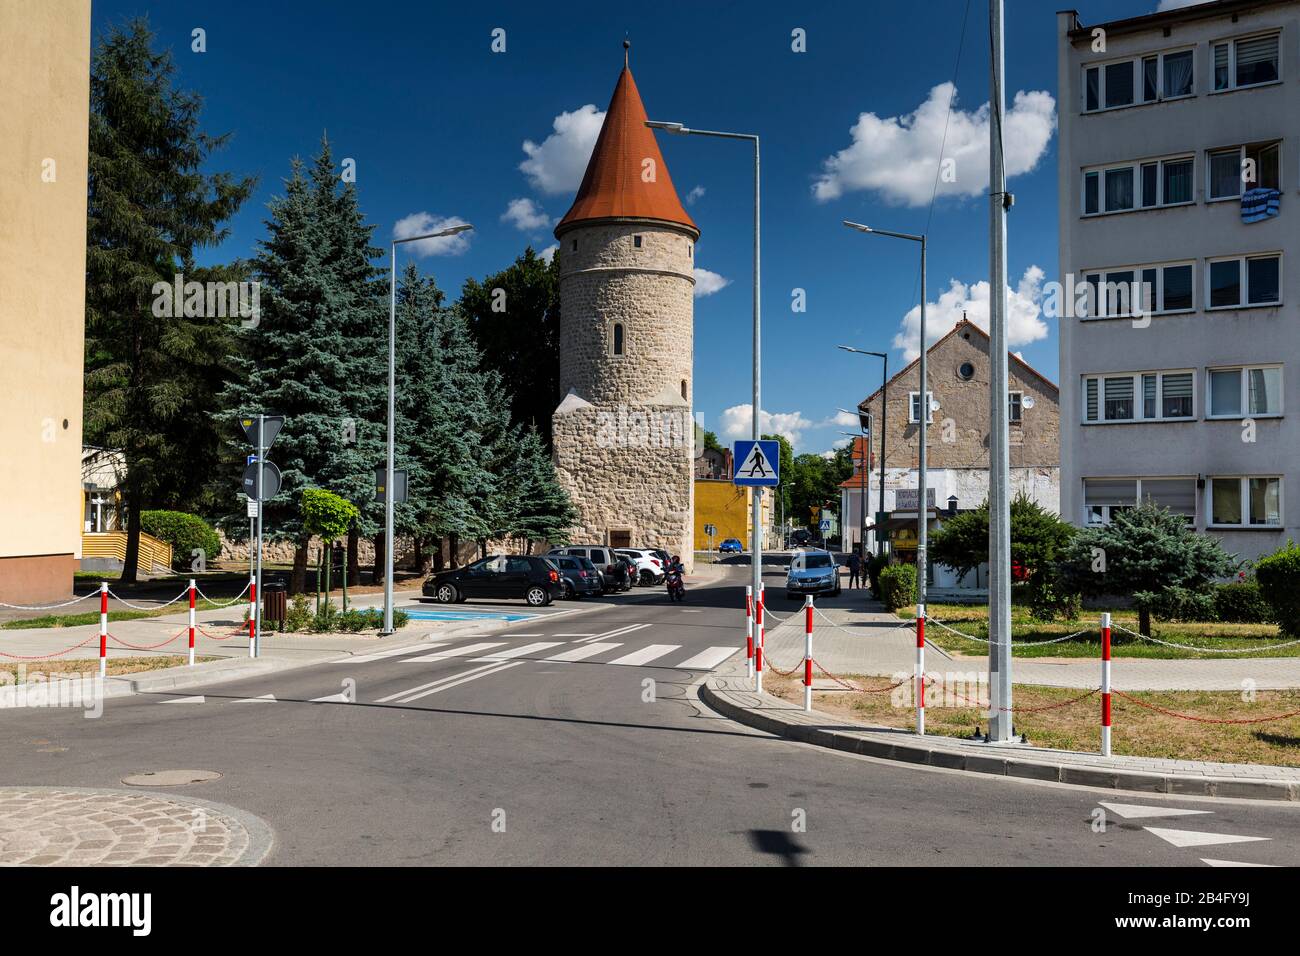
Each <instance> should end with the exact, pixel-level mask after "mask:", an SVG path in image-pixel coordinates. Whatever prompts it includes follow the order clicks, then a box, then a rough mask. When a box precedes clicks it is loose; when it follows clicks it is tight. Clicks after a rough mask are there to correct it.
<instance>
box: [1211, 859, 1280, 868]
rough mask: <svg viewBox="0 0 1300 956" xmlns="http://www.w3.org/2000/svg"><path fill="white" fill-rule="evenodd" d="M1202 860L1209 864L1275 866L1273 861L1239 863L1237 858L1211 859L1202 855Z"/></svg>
mask: <svg viewBox="0 0 1300 956" xmlns="http://www.w3.org/2000/svg"><path fill="white" fill-rule="evenodd" d="M1201 862H1202V863H1205V864H1207V865H1209V866H1264V867H1269V868H1272V867H1273V864H1272V863H1238V862H1237V861H1236V860H1210V859H1207V858H1206V857H1201Z"/></svg>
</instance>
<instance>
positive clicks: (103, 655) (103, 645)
mask: <svg viewBox="0 0 1300 956" xmlns="http://www.w3.org/2000/svg"><path fill="white" fill-rule="evenodd" d="M99 676H100V677H107V676H108V582H107V581H100V582H99Z"/></svg>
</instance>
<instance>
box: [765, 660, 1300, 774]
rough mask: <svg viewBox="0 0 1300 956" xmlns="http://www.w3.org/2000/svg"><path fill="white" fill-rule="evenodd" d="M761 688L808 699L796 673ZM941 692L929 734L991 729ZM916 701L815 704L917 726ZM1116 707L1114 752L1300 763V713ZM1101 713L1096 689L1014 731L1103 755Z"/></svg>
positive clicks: (1027, 716)
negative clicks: (947, 702)
mask: <svg viewBox="0 0 1300 956" xmlns="http://www.w3.org/2000/svg"><path fill="white" fill-rule="evenodd" d="M852 680H853V682H854V683H857V684H859V685H861V686H864V687H867V688H874V687H885V686H887V685H889V684H890V683H891V681H890V680H888V679H887V678H883V677H861V676H855V677H853V678H852ZM763 689H764V690H765V691H767V692H768V693H770V694H773V695H775V696H777V697H780V698H782V699H783V700H789V701H792V702H794V703H802V701H803V685H802V684H801V683H799V682H798V680H796V679H795V678H793V677H778V676H776V675H775V674H772V675H771V676H765V677H764V681H763ZM960 690H961V692H962V693H965V694H966V695H968V696H970V695H973V693H974V691H973V690H972V689H968V688H961V689H960ZM940 693H942V691H941V690H940V688H937V687H932V688H930V689H929V690H928V691H927V698H926V702H927V707H926V709H925V730H926V733H930V734H939V735H941V736H945V737H969V736H971V735H972V734H973V733H974V731H975V728H976V727H977V726H978V727H979V728H980V730H981V731H985V730H987V729H988V710H987V708H985V707H936V706H933V704H934V702H935V701H936V699H937V695H939V694H940ZM1083 693H1084V692H1083V691H1081V690H1075V689H1073V688H1057V687H1033V686H1029V685H1023V684H1017V685H1016V687H1015V695H1014V698H1013V700H1014V703H1015V706H1016V707H1023V708H1032V707H1043V706H1047V705H1050V704H1059V703H1063V702H1065V701H1067V700H1071V699H1073V698H1077V697H1079V696H1080V695H1081V694H1083ZM1131 696H1133V697H1135V698H1137V699H1138V700H1141V701H1142V702H1143V703H1146V704H1152V705H1155V706H1157V707H1163V708H1164V709H1166V710H1172V711H1176V712H1177V713H1180V714H1188V715H1191V716H1195V717H1202V718H1218V719H1234V720H1241V719H1245V720H1250V719H1256V718H1259V717H1268V716H1272V715H1274V714H1283V713H1290V712H1291V711H1300V691H1259V692H1258V693H1257V694H1256V695H1255V700H1254V701H1253V702H1249V703H1248V702H1246V701H1244V700H1242V695H1241V694H1240V693H1237V692H1233V691H1161V692H1154V691H1153V692H1142V693H1136V694H1133V695H1131ZM910 699H911V698H910V694H909V695H907V697H906V700H907V701H908V706H905V707H899V706H895V705H894V703H893V702H892V701H891V699H890V694H863V693H856V692H853V691H827V692H823V691H814V692H813V707H815V708H816V709H817V710H819V711H821V712H823V713H827V714H835V715H837V716H840V717H844V718H850V719H853V720H856V721H861V722H863V723H866V724H872V725H874V726H877V727H905V728H911V727H914V726H915V723H916V711H915V710H913V709H912V707H911V706H910ZM954 699H956V698H954ZM1112 706H1113V715H1112V727H1111V749H1112V752H1114V753H1116V754H1125V755H1128V756H1132V757H1163V758H1169V759H1177V760H1214V761H1218V762H1221V763H1258V764H1273V765H1277V766H1284V767H1300V715H1297V716H1295V717H1290V718H1287V719H1285V720H1277V721H1271V722H1269V723H1261V724H1206V723H1198V722H1195V721H1190V720H1183V719H1180V718H1177V717H1170V716H1167V715H1165V714H1161V713H1157V712H1156V711H1152V710H1148V709H1146V708H1145V707H1141V706H1139V705H1137V704H1134V703H1133V702H1131V701H1128V700H1125V699H1124V698H1123V697H1119V696H1116V697H1114V698H1113V701H1112ZM1100 714H1101V697H1100V695H1099V694H1093V695H1092V696H1091V697H1088V698H1086V699H1084V700H1081V701H1079V702H1078V703H1076V704H1071V705H1069V706H1065V707H1058V708H1057V709H1055V710H1048V711H1043V712H1041V713H1020V714H1017V715H1016V719H1015V721H1014V724H1015V729H1016V732H1017V733H1025V734H1027V735H1028V737H1029V742H1030V743H1031V744H1033V745H1035V746H1038V747H1055V748H1058V749H1061V750H1082V751H1088V752H1092V753H1097V752H1098V751H1099V750H1100V749H1101V727H1100V722H1101V717H1100Z"/></svg>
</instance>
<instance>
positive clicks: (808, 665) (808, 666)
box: [803, 594, 813, 711]
mask: <svg viewBox="0 0 1300 956" xmlns="http://www.w3.org/2000/svg"><path fill="white" fill-rule="evenodd" d="M812 627H813V599H812V595H811V594H809V595H807V596H806V597H805V598H804V599H803V709H804V710H805V711H811V710H812Z"/></svg>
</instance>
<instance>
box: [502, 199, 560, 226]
mask: <svg viewBox="0 0 1300 956" xmlns="http://www.w3.org/2000/svg"><path fill="white" fill-rule="evenodd" d="M501 221H502V222H508V223H511V224H512V225H513V226H514V227H515V228H516V229H518V230H520V231H521V232H532V231H534V230H537V229H542V228H544V227H545V226H549V225H550V224H551V219H550V217H549V216H547V215H546V213H545V211H543V209H542V207H541V206H539V205H537V203H535V202H533V201H532V200H531V199H512V200H510V204H509V205H508V206H506V211H505V212H503V213H502V214H501Z"/></svg>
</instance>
